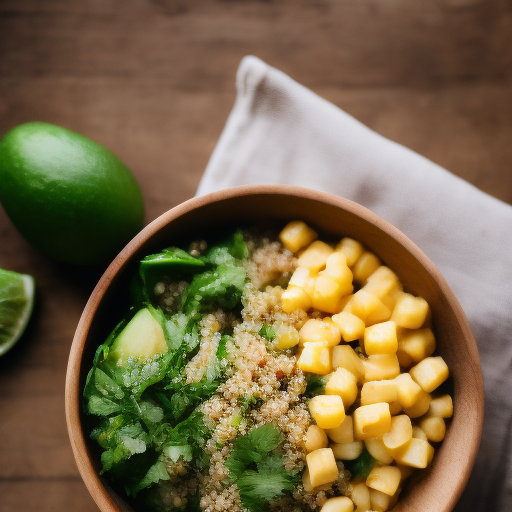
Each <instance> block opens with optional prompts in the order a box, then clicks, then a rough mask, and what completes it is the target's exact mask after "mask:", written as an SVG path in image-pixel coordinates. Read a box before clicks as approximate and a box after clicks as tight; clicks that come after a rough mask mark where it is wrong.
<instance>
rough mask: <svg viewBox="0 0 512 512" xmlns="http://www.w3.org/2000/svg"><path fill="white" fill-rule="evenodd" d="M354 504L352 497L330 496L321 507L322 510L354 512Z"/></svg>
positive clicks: (325, 511) (327, 511)
mask: <svg viewBox="0 0 512 512" xmlns="http://www.w3.org/2000/svg"><path fill="white" fill-rule="evenodd" d="M353 511H354V504H353V503H352V500H351V499H350V498H347V497H346V496H339V497H337V498H329V499H328V500H327V501H326V502H325V503H324V504H323V506H322V508H321V509H320V512H353Z"/></svg>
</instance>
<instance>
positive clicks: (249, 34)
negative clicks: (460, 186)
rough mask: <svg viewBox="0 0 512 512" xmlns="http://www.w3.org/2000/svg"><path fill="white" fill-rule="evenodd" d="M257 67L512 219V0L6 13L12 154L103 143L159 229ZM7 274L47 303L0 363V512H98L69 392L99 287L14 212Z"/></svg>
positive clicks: (37, 6)
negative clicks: (71, 366)
mask: <svg viewBox="0 0 512 512" xmlns="http://www.w3.org/2000/svg"><path fill="white" fill-rule="evenodd" d="M247 54H254V55H257V56H258V57H260V58H262V59H263V60H265V61H266V62H268V63H269V64H271V65H273V66H275V67H277V68H279V69H281V70H283V71H285V72H286V73H288V74H289V75H290V76H292V77H293V78H295V79H296V80H298V81H299V82H301V83H302V84H304V85H306V86H307V87H310V88H311V89H313V90H314V91H315V92H317V93H318V94H320V95H321V96H323V97H325V98H327V99H328V100H330V101H332V102H333V103H335V104H336V105H338V106H339V107H341V108H342V109H344V110H346V111H347V112H349V113H350V114H352V115H353V116H355V117H356V118H357V119H359V120H361V121H362V122H363V123H365V124H367V125H368V126H369V127H370V128H372V129H374V130H376V131H377V132H379V133H381V134H382V135H384V136H386V137H389V138H391V139H393V140H395V141H397V142H400V143H402V144H404V145H405V146H408V147H410V148H412V149H413V150H415V151H417V152H419V153H420V154H422V155H424V156H426V157H427V158H430V159H431V160H433V161H434V162H436V163H439V164H440V165H442V166H444V167H446V168H448V169H449V170H451V171H452V172H454V173H455V174H457V175H459V176H461V177H463V178H465V179H466V180H468V181H470V182H471V183H473V184H475V185H476V186H477V187H480V188H481V189H483V190H484V191H486V192H488V193H490V194H492V195H494V196H496V197H497V198H499V199H502V200H504V201H507V202H508V203H512V177H511V176H512V175H511V164H510V163H511V162H512V143H511V141H512V4H511V1H510V0H486V1H483V0H437V1H435V2H417V1H415V0H315V1H312V0H259V1H258V0H216V1H207V0H45V1H41V0H0V136H1V134H3V133H4V132H5V131H7V130H8V129H9V128H11V127H13V126H15V125H17V124H19V123H22V122H26V121H33V120H40V121H47V122H50V123H54V124H58V125H62V126H65V127H67V128H70V129H72V130H75V131H77V132H80V133H82V134H84V135H87V136H89V137H91V138H92V139H94V140H96V141H98V142H101V143H102V144H104V145H105V146H107V147H108V148H110V149H111V150H112V151H114V152H115V153H116V154H117V155H118V156H119V157H120V158H121V159H122V160H123V161H124V162H125V163H126V164H127V165H128V166H129V167H130V168H131V169H132V171H133V173H134V175H135V176H136V178H137V180H138V181H139V183H140V185H141V187H142V191H143V195H144V199H145V203H146V221H147V222H149V221H151V220H152V219H154V218H155V217H157V216H158V215H160V214H161V213H163V212H164V211H166V210H168V209H169V208H171V207H173V206H175V205H176V204H178V203H180V202H181V201H184V200H185V199H188V198H189V197H191V196H192V195H194V192H195V190H196V187H197V184H198V182H199V179H200V177H201V174H202V172H203V169H204V167H205V165H206V163H207V161H208V158H209V156H210V154H211V152H212V150H213V148H214V146H215V143H216V141H217V139H218V137H219V135H220V133H221V130H222V127H223V125H224V123H225V121H226V118H227V116H228V114H229V112H230V109H231V107H232V105H233V101H234V98H235V85H234V80H235V73H236V69H237V66H238V63H239V61H240V59H241V58H242V57H243V56H244V55H247ZM0 268H6V269H11V270H16V271H18V272H25V273H30V274H32V275H34V276H35V278H36V281H37V287H38V295H37V304H36V310H35V313H34V316H33V319H32V322H31V324H30V327H29V329H28V331H27V333H26V334H25V335H24V337H23V339H22V340H21V341H20V343H19V345H18V346H17V347H16V348H15V349H14V350H13V351H12V352H11V353H10V354H8V355H7V356H4V357H3V358H2V359H1V360H0V511H1V512H4V511H5V512H11V511H17V512H36V511H37V512H64V511H66V512H67V511H69V510H73V511H74V512H90V511H95V510H97V508H96V506H95V504H94V502H93V501H92V499H91V498H90V496H89V494H88V492H87V490H86V488H85V486H84V485H83V483H82V480H81V479H80V476H79V474H78V472H77V469H76V466H75V462H74V460H73V455H72V453H71V448H70V445H69V441H68V436H67V432H66V425H65V420H64V379H65V371H66V363H67V357H68V353H69V347H70V343H71V340H72V338H73V333H74V330H75V328H76V325H77V323H78V319H79V317H80V314H81V311H82V309H83V307H84V305H85V302H86V301H87V298H88V295H89V294H90V292H91V290H92V288H93V287H94V285H95V282H96V281H97V279H98V278H99V274H100V272H98V271H88V270H77V269H73V268H68V267H64V266H62V265H59V264H57V263H54V262H52V261H50V260H48V259H47V258H45V257H43V256H41V255H40V254H38V253H37V252H36V251H35V250H33V249H32V248H31V247H30V246H29V245H28V243H27V242H26V241H25V240H24V239H23V238H22V237H21V235H20V234H19V233H18V232H17V231H16V229H15V228H14V227H13V225H12V224H11V222H10V221H9V219H8V218H7V216H6V215H5V213H4V212H3V210H1V208H0Z"/></svg>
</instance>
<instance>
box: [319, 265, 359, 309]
mask: <svg viewBox="0 0 512 512" xmlns="http://www.w3.org/2000/svg"><path fill="white" fill-rule="evenodd" d="M352 290H353V287H352V284H350V285H349V288H348V289H344V288H343V287H342V286H341V285H340V284H339V283H338V282H337V281H335V280H334V279H333V278H332V277H330V276H329V275H327V274H324V273H323V272H321V273H320V274H318V277H317V278H316V279H315V289H314V291H313V298H312V301H311V302H312V305H313V307H314V308H315V309H318V310H319V311H325V312H326V313H336V312H337V311H338V304H339V302H340V299H341V297H342V296H343V295H347V294H349V293H351V292H352Z"/></svg>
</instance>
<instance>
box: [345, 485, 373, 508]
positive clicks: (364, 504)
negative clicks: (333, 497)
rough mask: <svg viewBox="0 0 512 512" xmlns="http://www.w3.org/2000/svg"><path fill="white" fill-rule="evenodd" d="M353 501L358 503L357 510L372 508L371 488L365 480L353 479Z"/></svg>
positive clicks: (351, 495)
mask: <svg viewBox="0 0 512 512" xmlns="http://www.w3.org/2000/svg"><path fill="white" fill-rule="evenodd" d="M350 497H351V498H352V501H353V502H354V504H355V505H356V507H357V508H356V511H357V512H367V511H368V510H370V508H371V506H372V505H371V501H370V490H369V489H368V486H367V485H366V483H365V482H364V481H361V482H355V483H354V481H352V492H351V493H350Z"/></svg>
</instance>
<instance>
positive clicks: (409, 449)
mask: <svg viewBox="0 0 512 512" xmlns="http://www.w3.org/2000/svg"><path fill="white" fill-rule="evenodd" d="M433 456H434V448H433V447H432V446H431V445H430V444H429V443H428V442H427V441H423V440H422V439H417V438H415V437H413V438H412V439H411V440H410V441H409V442H408V443H407V444H406V445H405V447H404V448H403V450H402V451H401V452H400V454H399V455H397V456H396V457H395V460H396V461H397V462H398V463H399V464H402V465H404V466H412V467H413V468H426V467H427V466H428V465H429V464H430V461H431V460H432V457H433Z"/></svg>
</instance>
